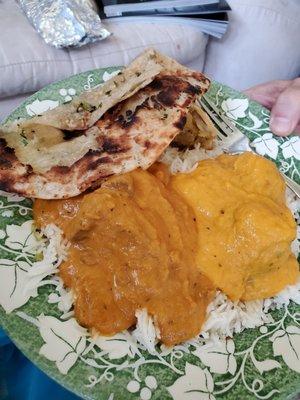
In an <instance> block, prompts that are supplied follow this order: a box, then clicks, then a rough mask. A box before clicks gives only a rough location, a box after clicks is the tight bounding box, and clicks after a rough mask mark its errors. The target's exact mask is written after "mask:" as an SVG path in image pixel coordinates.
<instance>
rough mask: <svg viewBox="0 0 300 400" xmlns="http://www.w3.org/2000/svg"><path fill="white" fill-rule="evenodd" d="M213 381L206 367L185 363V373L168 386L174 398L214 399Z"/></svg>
mask: <svg viewBox="0 0 300 400" xmlns="http://www.w3.org/2000/svg"><path fill="white" fill-rule="evenodd" d="M213 390H214V381H213V378H212V376H211V374H210V372H209V371H208V369H207V368H206V369H201V368H200V367H198V366H196V365H192V364H190V363H186V364H185V375H184V376H182V377H180V378H178V379H177V380H176V382H175V383H173V385H172V386H170V387H168V391H169V392H170V393H171V395H172V398H173V399H174V400H194V399H199V400H215V397H214V395H213V394H212V392H213Z"/></svg>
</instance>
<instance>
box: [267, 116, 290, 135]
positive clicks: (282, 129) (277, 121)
mask: <svg viewBox="0 0 300 400" xmlns="http://www.w3.org/2000/svg"><path fill="white" fill-rule="evenodd" d="M270 127H271V130H272V131H273V132H274V133H275V134H276V135H288V134H289V133H291V129H292V124H291V121H290V120H289V119H288V118H285V117H272V118H271V120H270Z"/></svg>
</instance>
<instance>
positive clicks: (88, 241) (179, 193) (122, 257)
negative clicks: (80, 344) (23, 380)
mask: <svg viewBox="0 0 300 400" xmlns="http://www.w3.org/2000/svg"><path fill="white" fill-rule="evenodd" d="M149 171H150V172H146V171H141V170H135V171H133V172H130V173H127V174H124V175H120V176H115V177H112V178H110V179H108V180H107V181H106V182H105V183H104V184H103V185H102V187H101V188H100V189H98V190H95V191H94V192H92V193H89V194H86V195H82V196H79V197H77V198H73V199H67V200H52V201H51V200H50V201H47V200H37V201H35V203H34V217H35V220H36V223H37V225H38V226H44V225H47V224H49V223H55V224H57V225H59V226H60V227H61V228H62V230H63V231H64V233H65V235H66V237H67V239H68V240H69V241H70V242H71V247H70V251H69V254H68V260H67V261H66V262H64V263H63V264H62V265H61V267H60V274H61V277H62V278H63V280H64V282H65V284H66V286H68V287H70V288H72V289H73V291H74V293H75V315H76V318H77V319H78V321H79V322H80V323H81V324H82V325H84V326H86V327H88V328H95V329H96V331H98V332H99V333H101V334H104V335H111V334H114V333H116V332H119V331H121V330H123V329H126V328H129V327H131V326H132V325H134V324H135V322H136V319H135V311H136V309H142V308H146V309H147V310H148V312H149V314H150V315H153V316H154V320H155V323H156V325H157V326H158V327H159V329H160V333H161V340H162V342H163V343H165V344H167V345H172V344H175V343H179V342H181V341H184V340H186V339H189V338H191V337H193V336H195V335H196V334H197V333H199V331H200V329H201V325H202V324H203V322H204V319H205V314H206V308H207V305H208V303H209V302H210V300H211V299H212V296H213V295H214V292H215V289H214V288H215V287H217V288H220V289H221V290H223V291H224V292H225V293H226V294H227V295H228V296H229V297H230V298H231V299H233V300H238V299H243V300H251V299H260V298H264V297H268V296H271V295H273V294H275V293H277V292H278V291H280V290H281V289H282V288H284V287H285V286H286V285H287V284H293V283H294V282H295V281H296V279H297V276H298V274H299V272H298V263H297V260H296V258H295V257H294V256H293V255H292V253H291V251H290V244H291V241H292V240H293V239H294V237H295V233H296V225H295V222H294V220H293V217H292V215H291V212H290V211H289V209H288V208H287V207H286V205H285V185H284V182H283V180H282V178H281V177H280V175H279V173H278V172H277V170H276V168H275V166H274V165H273V164H272V163H271V162H270V161H267V160H265V159H263V158H261V157H258V156H255V155H253V154H251V153H245V154H243V155H240V156H229V155H223V156H220V157H218V158H216V159H211V160H205V161H201V162H200V163H199V165H198V167H197V169H196V170H195V171H193V172H191V173H189V174H178V175H175V176H170V174H169V173H168V170H167V167H166V166H164V165H162V164H156V165H154V166H153V167H151V168H150V170H149ZM211 282H213V283H211Z"/></svg>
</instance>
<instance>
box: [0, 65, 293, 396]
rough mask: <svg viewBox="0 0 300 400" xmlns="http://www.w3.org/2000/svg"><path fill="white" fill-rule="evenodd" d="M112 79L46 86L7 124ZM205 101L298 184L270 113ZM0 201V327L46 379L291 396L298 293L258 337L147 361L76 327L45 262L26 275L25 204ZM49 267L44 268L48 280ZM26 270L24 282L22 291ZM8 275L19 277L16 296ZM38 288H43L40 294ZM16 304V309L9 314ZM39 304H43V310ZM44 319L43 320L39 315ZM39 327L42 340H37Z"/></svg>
mask: <svg viewBox="0 0 300 400" xmlns="http://www.w3.org/2000/svg"><path fill="white" fill-rule="evenodd" d="M118 71H119V68H109V69H107V70H96V71H89V72H86V73H83V74H81V75H78V76H75V77H72V78H70V79H68V80H64V81H62V82H58V83H55V84H53V85H50V86H49V87H47V88H44V89H43V90H42V91H40V92H39V93H37V94H35V95H33V96H31V97H30V98H29V99H28V100H26V101H25V103H23V105H21V107H20V108H19V109H17V110H16V111H15V112H14V113H13V114H12V115H11V116H10V118H9V119H10V120H14V119H16V118H18V117H21V118H26V117H28V115H32V116H33V115H36V114H37V113H40V112H41V110H46V109H50V108H52V107H54V106H56V105H58V104H61V103H62V102H63V101H65V100H66V97H67V96H73V95H74V94H80V93H81V92H82V91H83V90H90V89H92V88H93V87H96V86H99V85H101V84H102V83H103V80H102V77H103V78H104V79H105V80H106V79H110V78H111V77H112V76H113V75H114V74H117V73H118ZM208 96H209V98H210V100H211V101H213V102H214V103H215V104H216V105H217V106H218V107H219V109H220V110H221V111H222V112H223V113H225V114H226V115H227V117H228V118H231V120H232V121H233V122H234V124H235V125H236V126H237V127H238V128H239V129H240V130H241V131H242V132H243V133H245V134H246V135H247V136H248V137H249V139H250V142H252V143H253V142H254V143H253V146H254V148H255V149H256V147H257V148H258V150H259V151H260V152H261V154H262V153H264V155H265V156H266V157H269V158H270V159H272V160H273V161H274V162H276V164H277V166H278V167H279V168H280V169H281V170H284V172H285V173H287V174H288V175H289V176H290V177H291V178H292V179H294V180H295V181H298V183H300V173H299V171H300V166H299V165H300V164H299V143H300V141H299V140H300V138H299V137H289V138H277V137H275V136H273V135H272V133H271V132H270V129H269V118H270V117H269V112H268V111H267V110H265V109H263V108H261V107H259V106H258V105H256V104H255V103H253V102H251V101H250V100H249V99H247V98H245V96H244V95H243V94H241V93H237V92H235V91H234V90H232V89H230V88H226V87H225V86H221V85H219V84H217V83H213V85H212V88H211V90H210V91H209V93H208ZM67 100H68V99H67ZM0 196H2V197H1V198H0V215H1V216H2V218H0V257H1V259H2V260H0V304H1V305H2V306H3V298H4V297H5V299H6V300H7V299H8V298H9V295H10V293H12V291H13V290H14V291H13V294H12V296H11V300H9V302H8V304H7V305H6V311H7V310H8V309H9V307H11V308H10V311H11V314H10V316H7V315H6V313H5V312H4V311H3V310H2V308H1V307H0V321H1V324H3V326H4V327H5V328H6V329H7V331H8V332H9V334H10V335H11V337H12V338H13V339H14V340H15V342H16V343H17V344H18V345H19V347H20V348H21V349H23V351H24V352H25V353H26V354H27V355H28V356H29V358H31V359H32V360H34V361H35V362H36V363H37V364H38V365H40V366H41V367H42V368H43V369H44V370H45V371H47V370H49V371H51V375H52V376H54V377H55V378H56V379H57V380H58V381H59V382H62V383H63V384H65V385H67V386H68V387H71V388H72V389H73V390H74V391H75V392H77V393H78V394H79V395H82V394H84V395H85V396H86V397H89V398H91V399H97V400H108V399H109V400H112V399H119V398H121V399H122V398H132V399H142V400H149V399H150V398H152V397H153V398H156V399H159V400H166V399H171V398H173V399H174V400H177V399H180V400H185V399H190V400H201V399H203V400H214V399H216V400H218V399H219V398H220V399H221V398H224V399H226V400H228V399H230V400H233V399H236V398H241V399H242V398H243V399H244V398H258V399H272V400H273V399H274V400H275V399H276V400H278V399H281V400H283V399H285V398H286V394H288V395H290V394H292V390H293V389H290V387H288V386H287V385H286V384H284V385H283V384H282V382H283V381H284V378H285V377H286V375H289V383H291V387H292V384H293V385H294V386H293V387H295V385H296V384H297V382H299V380H298V381H297V377H296V375H295V374H296V372H299V364H298V361H297V356H296V354H298V350H297V351H296V353H295V352H293V348H296V349H299V326H300V307H299V306H297V304H296V303H299V293H300V292H299V291H297V292H296V289H293V290H294V291H295V294H294V297H293V298H294V301H295V302H294V303H293V304H292V305H291V306H289V305H288V302H285V301H284V299H283V303H282V304H283V309H282V310H275V311H273V312H272V316H273V320H272V321H271V322H268V323H267V324H265V325H263V326H261V327H260V328H259V329H255V330H252V329H249V330H247V331H245V332H243V333H242V334H240V335H237V336H235V337H234V338H233V340H231V339H230V340H227V341H224V340H223V341H222V340H220V341H219V342H218V343H217V344H216V347H215V349H212V348H210V347H209V346H206V345H207V341H205V340H203V339H201V340H198V341H197V340H192V341H190V342H189V343H187V344H182V345H179V346H175V347H174V348H173V349H162V351H161V352H160V351H159V350H158V349H157V347H155V348H153V354H149V353H147V352H146V351H145V349H144V348H143V346H140V345H139V344H137V343H136V342H135V341H132V337H130V338H129V336H127V335H126V333H125V334H123V333H122V334H118V335H115V336H114V337H111V338H103V337H98V338H92V337H91V336H89V335H88V334H87V333H86V331H85V330H84V329H83V330H82V328H81V327H80V326H79V325H78V324H77V323H76V321H75V320H74V317H73V311H72V310H70V294H68V293H67V295H66V293H65V295H64V296H58V295H57V291H56V290H57V288H59V287H60V285H61V282H60V281H59V280H55V279H54V278H53V277H52V278H50V277H49V275H48V276H47V272H46V270H47V268H44V267H43V265H42V264H38V263H37V264H35V265H34V268H33V262H34V260H33V257H32V256H33V254H34V251H33V248H34V241H33V242H31V240H34V239H32V238H30V237H27V236H26V235H28V234H29V232H30V229H31V225H30V222H29V221H30V220H31V206H30V204H29V202H28V201H27V200H24V199H23V198H22V197H20V196H18V195H8V194H6V193H5V192H1V191H0ZM26 222H27V224H26ZM24 224H25V225H24ZM26 232H27V234H26ZM55 262H56V261H55V260H52V261H51V263H53V268H52V269H50V270H51V271H52V272H53V270H54V269H55ZM20 268H21V269H20ZM22 269H23V270H24V271H23V272H24V273H23V272H22ZM26 270H27V271H28V273H27V275H28V276H30V280H29V282H27V283H26V282H25V280H26V279H27V277H26V278H25V274H26V273H25V271H26ZM7 271H9V273H8V272H7ZM15 271H16V273H17V277H18V279H17V284H16V287H15V288H14V284H15V282H16V280H15V279H14V276H15ZM7 274H8V275H7ZM45 274H46V275H45ZM45 283H47V285H46V286H44V287H43V288H42V289H41V290H40V289H38V287H40V286H41V285H44V284H45ZM24 293H27V294H26V296H28V295H29V293H30V296H29V297H28V299H29V298H32V296H35V295H38V297H37V298H35V299H31V300H29V301H28V302H27V303H26V301H27V300H26V299H27V298H26V297H24V296H25V294H24ZM39 302H40V303H39ZM24 303H26V304H24ZM22 304H24V305H23V307H22V311H14V309H15V308H17V307H19V306H20V305H22ZM39 304H42V305H43V308H42V309H40V308H39ZM4 308H5V307H4ZM41 312H44V314H45V315H40V314H41ZM63 318H65V319H63ZM24 321H26V322H24ZM31 324H33V325H31ZM35 329H36V331H35ZM38 329H39V330H40V332H41V336H39V335H37V334H36V333H35V332H38ZM24 337H26V340H24ZM41 337H42V339H43V341H44V343H43V345H41ZM28 338H30V339H28ZM203 344H204V345H203ZM40 351H41V354H39V352H40ZM41 356H42V357H41ZM41 359H42V362H41ZM50 360H51V361H50ZM56 367H57V369H56ZM293 374H294V375H293ZM275 375H276V379H274V378H273V377H274V376H275ZM277 377H278V379H277ZM237 393H238V395H237ZM237 396H238V397H237Z"/></svg>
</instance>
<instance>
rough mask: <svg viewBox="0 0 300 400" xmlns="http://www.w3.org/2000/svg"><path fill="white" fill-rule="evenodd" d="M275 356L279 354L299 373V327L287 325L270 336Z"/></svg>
mask: <svg viewBox="0 0 300 400" xmlns="http://www.w3.org/2000/svg"><path fill="white" fill-rule="evenodd" d="M270 340H271V341H272V342H273V352H274V355H275V356H281V357H282V358H283V361H284V362H285V363H286V365H287V366H288V367H289V368H290V369H292V370H294V371H296V372H299V373H300V328H298V327H297V326H294V325H289V326H288V327H287V328H286V329H285V330H283V329H280V330H278V331H277V332H275V333H274V335H273V336H272V337H271V338H270Z"/></svg>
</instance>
